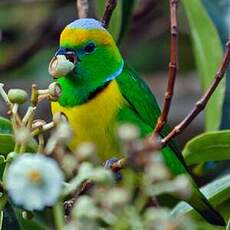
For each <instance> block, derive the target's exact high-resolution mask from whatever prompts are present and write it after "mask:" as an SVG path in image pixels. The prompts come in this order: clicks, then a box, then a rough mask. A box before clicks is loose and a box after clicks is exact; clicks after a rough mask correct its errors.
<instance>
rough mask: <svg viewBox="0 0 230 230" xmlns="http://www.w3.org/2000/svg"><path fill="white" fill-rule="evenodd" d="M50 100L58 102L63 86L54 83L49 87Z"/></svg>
mask: <svg viewBox="0 0 230 230" xmlns="http://www.w3.org/2000/svg"><path fill="white" fill-rule="evenodd" d="M48 90H49V99H50V100H51V101H57V100H58V98H59V96H60V94H61V86H60V85H59V84H58V83H57V82H53V83H51V84H50V85H49V88H48Z"/></svg>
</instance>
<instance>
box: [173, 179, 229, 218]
mask: <svg viewBox="0 0 230 230" xmlns="http://www.w3.org/2000/svg"><path fill="white" fill-rule="evenodd" d="M201 191H202V193H203V194H204V195H205V196H206V197H207V198H208V200H209V201H210V203H211V204H212V205H213V206H214V207H217V206H220V205H221V204H223V203H224V202H225V201H228V200H229V199H230V175H227V176H224V177H222V178H220V179H218V180H215V181H213V182H212V183H210V184H208V185H206V186H205V187H203V188H201ZM194 213H195V211H194V209H193V208H192V207H191V206H189V205H188V204H187V203H185V202H180V203H179V204H178V205H177V206H176V207H175V208H174V209H173V210H172V212H171V214H172V215H173V216H177V217H178V216H182V215H187V214H194Z"/></svg>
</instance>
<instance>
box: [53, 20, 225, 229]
mask: <svg viewBox="0 0 230 230" xmlns="http://www.w3.org/2000/svg"><path fill="white" fill-rule="evenodd" d="M49 72H50V74H51V75H53V77H54V78H56V79H57V82H58V83H59V85H60V87H61V95H60V97H59V100H58V102H53V103H52V105H51V107H52V113H53V114H54V113H56V112H62V113H64V114H65V115H66V117H67V118H68V121H69V123H70V125H71V127H72V129H73V132H74V138H73V139H72V141H71V142H70V149H72V150H74V149H76V147H77V146H78V145H79V144H81V143H83V142H93V143H94V144H95V145H96V147H97V152H98V156H99V158H100V159H101V160H102V161H105V160H108V159H110V158H111V157H113V156H116V157H119V155H120V157H121V156H122V155H121V154H120V151H119V144H118V141H117V137H116V135H115V133H116V132H115V129H116V127H117V124H118V123H119V124H120V123H122V122H124V123H132V124H134V125H136V126H137V127H139V129H140V132H141V136H142V137H145V136H147V135H149V134H150V133H151V132H152V131H153V127H154V126H155V125H156V122H157V119H158V117H159V115H160V109H159V106H158V104H157V101H156V99H155V97H154V95H153V94H152V92H151V91H150V89H149V88H148V86H147V85H146V84H145V82H143V81H142V79H141V78H140V77H139V76H138V74H137V73H136V72H135V71H134V70H132V69H131V68H130V67H129V66H128V65H127V64H126V62H125V61H124V59H123V58H122V56H121V54H120V52H119V49H118V48H117V46H116V43H115V42H114V40H113V38H112V36H111V35H110V33H109V32H108V31H107V30H106V29H105V28H103V26H102V24H101V22H99V21H97V20H95V19H79V20H76V21H74V22H72V23H70V24H69V25H67V26H66V27H65V29H64V30H63V32H62V33H61V37H60V49H59V50H58V51H57V53H56V54H55V57H54V58H53V60H52V61H51V63H50V66H49ZM166 133H167V132H166V131H163V132H162V133H161V135H162V136H164V135H165V134H166ZM162 154H163V158H164V160H165V163H166V164H167V166H168V167H169V169H170V170H171V172H172V173H173V174H174V175H178V174H183V173H187V174H188V175H190V176H189V177H190V179H191V184H192V188H193V189H192V196H191V197H190V198H189V199H188V200H186V202H188V203H189V204H190V205H192V206H193V207H194V208H195V209H196V210H197V211H198V212H199V213H200V214H201V215H202V216H203V217H204V218H205V219H206V220H207V221H208V222H210V223H211V224H214V225H225V221H224V219H223V218H222V217H221V215H220V214H219V213H218V212H217V211H216V210H215V209H214V208H213V207H212V206H211V205H210V204H209V202H208V201H207V199H206V198H205V197H204V195H203V194H202V193H201V192H200V191H199V189H198V187H197V186H196V184H195V182H194V181H193V179H192V176H191V174H190V172H189V169H188V167H187V166H186V164H185V161H184V158H183V157H182V155H181V153H180V152H179V151H178V150H177V148H176V147H175V145H174V143H173V142H170V143H169V145H168V146H166V147H165V148H164V149H163V150H162Z"/></svg>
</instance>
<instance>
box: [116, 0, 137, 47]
mask: <svg viewBox="0 0 230 230" xmlns="http://www.w3.org/2000/svg"><path fill="white" fill-rule="evenodd" d="M135 2H136V0H129V1H126V0H123V1H122V22H121V28H120V34H119V38H118V44H121V41H122V39H123V38H124V36H125V34H126V33H127V30H128V25H129V21H130V18H131V16H132V12H133V8H134V5H135Z"/></svg>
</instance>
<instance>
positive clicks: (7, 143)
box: [0, 134, 14, 155]
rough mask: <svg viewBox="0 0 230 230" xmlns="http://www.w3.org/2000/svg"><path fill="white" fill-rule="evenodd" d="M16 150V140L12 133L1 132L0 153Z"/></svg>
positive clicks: (4, 153)
mask: <svg viewBox="0 0 230 230" xmlns="http://www.w3.org/2000/svg"><path fill="white" fill-rule="evenodd" d="M13 150H14V140H13V137H12V135H10V134H0V153H1V154H3V155H6V154H8V153H9V152H11V151H13Z"/></svg>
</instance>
